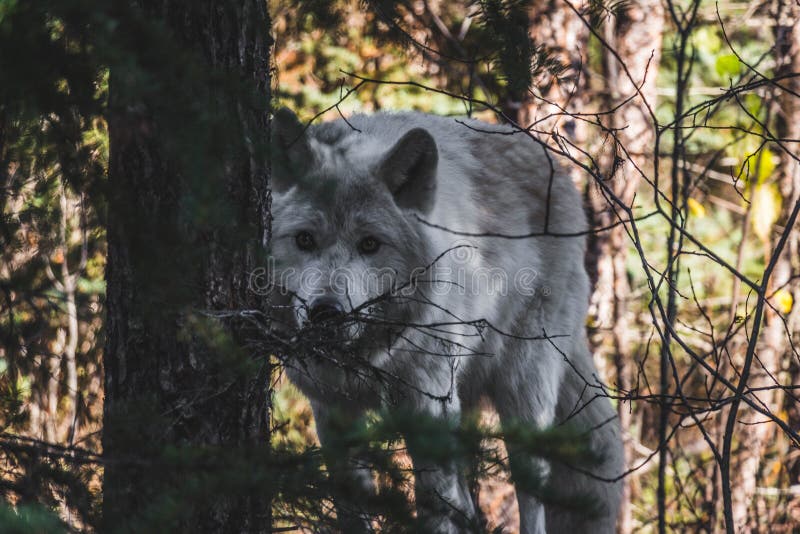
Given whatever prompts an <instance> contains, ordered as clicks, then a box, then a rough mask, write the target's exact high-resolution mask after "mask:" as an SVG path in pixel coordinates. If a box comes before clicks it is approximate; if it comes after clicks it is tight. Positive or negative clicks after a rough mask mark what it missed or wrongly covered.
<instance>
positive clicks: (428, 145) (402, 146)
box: [378, 128, 439, 213]
mask: <svg viewBox="0 0 800 534" xmlns="http://www.w3.org/2000/svg"><path fill="white" fill-rule="evenodd" d="M438 161H439V153H438V151H437V150H436V141H435V140H434V139H433V136H431V134H429V133H428V131H427V130H424V129H422V128H414V129H413V130H411V131H409V132H408V133H407V134H405V135H404V136H403V137H402V138H401V139H400V140H399V141H398V142H397V143H396V144H395V145H394V146H393V147H392V148H391V150H389V152H388V153H387V154H386V156H385V157H384V158H383V161H381V163H380V164H379V165H378V177H379V178H380V179H381V180H383V181H384V183H385V184H386V186H387V187H388V188H389V191H391V192H392V195H394V200H395V202H397V205H398V206H400V207H401V208H407V209H414V210H418V211H420V212H422V213H428V212H429V211H430V210H431V209H432V208H433V203H434V200H435V198H434V194H435V193H436V165H437V163H438Z"/></svg>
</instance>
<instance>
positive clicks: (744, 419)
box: [731, 0, 800, 532]
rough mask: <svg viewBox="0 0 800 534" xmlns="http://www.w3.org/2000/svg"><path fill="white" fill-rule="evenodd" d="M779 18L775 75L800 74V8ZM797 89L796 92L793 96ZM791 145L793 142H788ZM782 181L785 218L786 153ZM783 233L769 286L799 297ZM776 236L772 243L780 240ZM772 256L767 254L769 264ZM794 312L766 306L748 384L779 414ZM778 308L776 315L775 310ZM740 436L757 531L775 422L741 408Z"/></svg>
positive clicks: (792, 189)
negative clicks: (758, 498)
mask: <svg viewBox="0 0 800 534" xmlns="http://www.w3.org/2000/svg"><path fill="white" fill-rule="evenodd" d="M775 20H776V22H777V24H776V26H775V33H776V35H775V51H776V56H777V57H776V63H777V68H776V74H777V75H781V74H789V73H797V72H800V7H798V6H797V4H796V3H794V2H790V1H786V0H784V1H781V2H778V3H777V5H776V13H775ZM782 83H783V84H784V87H785V89H783V90H781V91H780V94H778V95H776V96H777V98H776V99H775V102H774V103H772V104H771V105H772V106H773V110H774V111H775V114H777V117H776V118H777V126H776V128H775V131H776V132H777V134H778V136H779V137H781V138H783V139H788V140H791V139H800V99H798V98H797V96H795V95H797V94H798V93H799V92H800V80H798V78H796V77H794V78H788V79H787V80H785V81H784V82H782ZM792 93H794V94H792ZM789 146H791V144H789ZM777 171H778V172H777V181H778V186H779V188H780V192H781V197H782V199H783V203H782V210H781V211H782V213H781V218H780V219H779V220H780V221H786V219H787V218H788V216H789V213H790V212H791V211H792V209H793V208H794V206H795V205H796V204H797V202H798V200H800V165H798V163H797V162H796V161H795V160H794V159H793V158H792V157H791V156H789V155H787V154H782V155H781V164H780V166H779V167H778V169H777ZM784 232H791V235H790V236H789V241H788V243H787V246H786V247H784V249H783V253H782V254H781V255H780V257H779V258H778V259H777V262H776V265H775V270H774V271H773V275H772V278H771V279H770V290H769V291H768V293H770V294H771V293H774V292H775V291H777V290H782V291H783V292H788V293H789V294H791V293H792V292H793V293H794V296H795V297H797V296H798V291H797V290H798V284H797V280H796V279H794V280H793V279H792V269H793V265H792V262H793V258H795V261H797V260H796V258H797V252H798V230H797V228H786V229H785V230H784ZM777 237H778V236H777V235H776V236H775V239H773V242H772V245H773V247H772V248H774V245H775V244H776V242H777ZM769 260H770V258H766V260H765V261H766V262H768V261H769ZM794 302H795V304H794V307H795V313H794V314H792V315H790V314H789V313H788V312H787V311H786V310H781V304H780V303H779V302H778V299H773V301H772V305H773V306H774V307H775V309H774V310H773V309H772V308H767V310H766V324H765V327H764V331H763V334H762V336H761V339H760V340H759V343H758V348H757V356H758V359H757V360H756V364H755V365H754V366H753V370H752V374H751V376H750V380H749V381H748V386H749V387H750V388H751V389H756V390H758V389H760V388H770V389H763V390H761V391H759V392H758V393H757V394H753V395H754V396H756V397H758V399H759V401H760V402H759V404H762V405H763V406H765V407H766V408H768V409H769V410H770V411H771V412H772V413H773V414H777V413H778V412H779V411H780V409H781V406H782V405H783V394H782V391H781V390H780V386H782V385H784V384H785V382H784V380H785V377H784V376H783V375H784V370H785V369H787V368H788V365H789V362H790V358H791V356H792V352H791V342H792V340H791V333H792V332H794V331H795V330H794V328H793V325H792V324H791V323H792V322H793V321H795V320H796V315H797V312H796V308H797V304H796V302H797V301H796V300H795V301H794ZM776 310H777V313H776ZM739 420H740V421H741V423H742V424H741V426H740V429H741V433H742V435H741V438H740V445H739V452H738V458H737V464H738V465H737V467H736V468H735V470H734V472H735V473H736V474H737V478H738V481H737V482H736V483H735V484H734V487H732V488H731V492H732V495H731V498H732V501H733V502H732V507H733V518H734V525H733V528H734V530H735V531H736V532H755V531H757V530H758V523H757V521H755V518H754V513H755V511H754V510H753V509H752V504H753V497H754V495H755V492H756V487H757V485H758V480H759V478H760V477H759V475H760V470H761V469H760V468H761V459H762V456H763V455H764V452H765V449H767V447H768V444H769V443H770V441H771V438H772V436H774V432H775V428H774V425H772V424H769V423H766V422H764V416H762V415H761V414H758V413H756V412H755V411H753V410H752V409H749V408H747V409H745V408H742V409H741V414H740V416H739Z"/></svg>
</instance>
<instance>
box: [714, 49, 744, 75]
mask: <svg viewBox="0 0 800 534" xmlns="http://www.w3.org/2000/svg"><path fill="white" fill-rule="evenodd" d="M715 67H716V69H717V74H719V75H720V76H722V77H723V78H734V77H736V76H738V75H739V73H740V72H741V70H742V64H741V63H740V62H739V58H737V57H736V56H735V55H734V54H724V55H721V56H717V61H716V65H715Z"/></svg>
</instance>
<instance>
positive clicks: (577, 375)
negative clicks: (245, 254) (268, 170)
mask: <svg viewBox="0 0 800 534" xmlns="http://www.w3.org/2000/svg"><path fill="white" fill-rule="evenodd" d="M272 139H273V141H272V147H273V153H272V161H273V174H272V190H273V200H272V202H273V208H272V215H273V221H274V222H273V227H272V232H273V233H272V240H271V251H270V252H271V256H272V258H274V262H275V266H274V272H273V273H272V274H271V276H272V277H274V278H273V279H274V280H275V284H276V286H280V288H281V289H282V290H283V291H282V294H283V295H284V296H283V297H282V298H283V300H281V301H280V302H281V303H282V304H281V306H277V308H280V309H281V310H282V311H281V312H280V313H283V314H284V317H283V321H284V323H285V324H287V325H290V326H292V327H293V328H295V329H297V330H298V331H300V332H301V335H302V328H303V327H304V326H305V325H313V324H322V323H325V322H327V321H334V320H337V319H338V320H339V321H340V322H339V323H338V324H339V326H338V327H337V328H336V329H335V333H334V332H333V331H331V335H332V336H338V338H337V340H336V343H337V344H338V345H339V346H340V347H342V350H343V351H347V352H348V354H350V355H351V356H354V357H355V359H356V360H358V361H360V362H363V363H366V364H368V369H369V370H368V371H364V370H359V368H358V367H357V366H356V365H354V364H352V361H353V360H352V358H351V359H350V360H347V361H345V360H346V359H345V358H337V357H336V356H335V355H334V356H321V357H318V358H306V359H304V360H303V361H302V362H300V363H297V364H295V365H289V366H288V371H287V372H288V375H289V377H290V378H291V380H292V381H293V382H294V383H295V384H296V385H297V386H298V387H299V388H300V389H301V391H302V392H303V393H304V394H305V395H306V396H308V398H309V399H310V402H311V406H312V409H313V412H314V417H315V420H316V423H317V429H318V434H319V438H320V440H321V442H322V443H323V445H324V444H325V443H326V441H329V440H332V439H335V432H336V431H335V429H334V428H333V426H332V425H333V423H332V419H333V417H332V413H333V411H334V410H338V413H345V414H349V415H351V416H353V417H356V416H358V415H360V414H363V413H364V412H365V411H366V410H369V409H373V408H377V407H380V406H393V407H395V408H403V409H406V410H412V411H415V412H419V413H423V414H426V415H429V416H433V417H437V418H443V419H449V420H451V421H452V420H458V419H459V418H461V417H464V416H465V415H466V414H470V413H472V412H474V411H475V410H477V409H478V407H479V403H481V402H485V400H488V401H489V402H491V403H492V404H493V405H494V407H495V408H496V410H497V412H498V414H499V416H500V422H501V425H502V424H504V423H506V424H508V423H510V422H512V421H517V422H518V421H524V422H527V423H529V424H530V425H532V426H533V427H536V428H545V427H548V426H550V425H556V424H559V423H561V422H563V421H564V420H565V419H567V418H569V419H570V422H571V424H573V425H578V426H579V427H582V428H585V429H592V430H591V433H590V435H591V442H592V447H593V449H594V450H595V451H597V452H598V453H599V454H600V455H601V456H602V457H603V459H604V460H603V462H602V464H600V465H599V466H596V467H593V468H592V469H590V471H591V472H590V473H587V472H585V471H584V470H579V469H575V468H574V467H572V466H565V465H559V464H557V463H556V462H551V463H550V464H548V463H547V462H542V461H541V460H540V459H537V458H524V457H514V456H512V458H511V463H512V465H511V470H512V476H513V473H514V471H515V469H517V470H519V469H522V468H523V467H526V466H527V467H529V466H530V465H532V464H531V463H533V465H536V463H537V462H539V465H538V468H540V469H542V470H543V472H545V473H547V475H546V476H547V477H548V480H549V481H550V484H551V486H552V487H553V488H556V489H558V490H559V492H561V493H562V494H566V495H569V494H570V492H573V493H575V494H584V495H588V496H590V497H591V498H592V499H593V500H594V501H595V502H596V503H597V504H599V505H600V509H601V514H600V515H599V516H595V517H590V518H587V517H586V516H584V515H582V514H580V513H578V512H575V511H566V510H564V509H562V508H560V507H552V506H549V505H547V506H546V505H543V504H542V503H541V502H539V501H538V500H537V499H536V498H535V497H533V496H531V495H526V494H525V493H524V492H517V493H518V495H517V499H518V503H519V510H520V520H521V531H522V532H523V533H544V532H551V533H552V532H570V533H579V532H593V533H605V532H608V533H610V532H613V531H614V528H615V522H616V514H617V508H618V505H619V499H620V484H619V483H618V482H614V479H615V477H618V476H619V475H620V474H621V473H622V470H623V455H622V447H621V441H620V430H619V427H618V423H617V421H616V418H615V412H614V410H613V408H612V406H611V404H610V403H609V401H608V399H607V398H604V397H602V396H598V395H596V394H595V393H594V390H593V389H592V388H591V387H587V383H589V384H592V383H596V373H597V371H596V369H595V367H594V364H593V362H592V358H591V355H590V352H589V349H588V346H587V340H586V334H585V318H586V312H587V303H588V300H589V281H588V278H587V275H586V272H585V270H584V252H585V232H586V229H587V225H586V221H585V217H584V213H583V209H582V202H581V198H580V195H579V193H578V192H577V190H576V188H575V187H574V185H573V184H572V182H571V181H570V179H569V178H568V177H567V175H566V174H565V173H563V172H562V171H561V170H560V169H559V167H558V165H557V164H556V162H555V161H553V159H552V158H551V156H550V155H548V153H547V152H546V151H545V149H544V148H543V147H542V146H540V145H539V144H538V143H537V142H535V141H534V140H533V139H532V138H531V137H530V136H528V135H526V134H525V133H524V132H515V131H514V130H512V129H511V128H507V127H502V126H494V125H490V124H487V123H483V122H480V121H476V120H470V119H454V118H445V117H438V116H433V115H427V114H422V113H378V114H374V115H356V116H353V117H351V118H349V119H348V120H344V119H342V120H337V121H334V122H328V123H322V124H317V125H313V126H311V127H309V128H307V129H306V128H304V127H303V125H301V123H300V122H299V121H298V119H297V118H296V116H295V115H294V113H293V112H291V111H289V110H287V109H282V110H279V111H278V112H276V114H275V117H274V120H273V124H272ZM348 361H350V362H351V363H350V364H348V363H347V362H348ZM576 407H579V408H580V409H576ZM408 449H409V453H410V455H411V457H412V460H413V462H414V468H415V473H416V476H415V478H416V496H417V497H416V499H417V504H418V506H419V505H420V503H422V502H428V504H429V505H428V506H426V507H424V509H423V508H420V510H419V514H420V516H421V517H422V519H423V520H424V524H425V525H426V527H425V529H426V530H429V531H431V532H463V531H465V530H467V528H468V527H467V526H465V522H464V521H463V519H464V518H466V519H467V522H466V523H469V521H470V520H471V519H472V518H474V517H475V514H476V510H475V506H474V504H473V503H472V501H471V498H470V494H469V491H468V488H467V486H466V483H465V480H464V478H463V473H462V470H461V468H460V466H457V465H446V464H444V465H430V464H429V462H427V461H426V460H425V455H424V450H420V446H419V445H415V443H414V442H413V440H409V442H408ZM333 461H335V459H334V460H333ZM349 476H352V477H355V478H357V479H359V481H360V484H361V485H362V486H363V487H364V488H366V489H369V487H370V486H371V484H372V480H371V474H370V473H369V472H364V470H363V469H362V470H360V471H359V470H358V469H356V470H353V471H351V474H350V475H349ZM426 496H427V498H428V501H425V499H426ZM432 496H435V499H434V498H433V497H432ZM437 499H438V500H439V501H440V505H439V506H437V505H436V504H435V503H434V502H433V501H434V500H437ZM337 505H338V503H337ZM339 513H340V514H341V520H342V522H343V524H345V525H347V526H346V527H343V529H345V530H347V531H355V530H359V529H364V530H366V529H367V528H368V525H366V524H365V523H364V522H363V521H362V522H359V521H360V520H359V518H358V517H355V518H354V517H352V515H353V514H352V513H349V512H347V511H345V510H344V507H342V508H340V509H339ZM348 514H349V515H348ZM356 515H357V514H356Z"/></svg>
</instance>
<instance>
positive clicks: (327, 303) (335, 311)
mask: <svg viewBox="0 0 800 534" xmlns="http://www.w3.org/2000/svg"><path fill="white" fill-rule="evenodd" d="M342 315H344V307H342V305H341V304H340V303H339V301H338V300H336V299H335V298H333V297H319V298H316V299H314V300H313V301H312V302H311V305H310V306H309V307H308V320H309V321H311V322H312V323H321V322H324V321H330V320H332V319H336V318H338V317H341V316H342Z"/></svg>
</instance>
